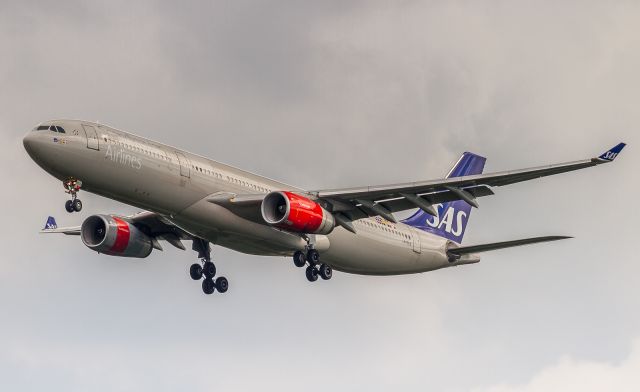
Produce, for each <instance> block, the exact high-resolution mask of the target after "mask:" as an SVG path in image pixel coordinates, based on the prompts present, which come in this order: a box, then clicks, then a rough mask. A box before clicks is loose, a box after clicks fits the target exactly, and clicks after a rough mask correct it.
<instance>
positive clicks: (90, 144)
mask: <svg viewBox="0 0 640 392" xmlns="http://www.w3.org/2000/svg"><path fill="white" fill-rule="evenodd" d="M82 129H84V133H85V135H86V136H87V148H90V149H92V150H98V151H99V150H100V141H99V140H98V132H96V128H95V127H94V126H92V125H85V124H82Z"/></svg>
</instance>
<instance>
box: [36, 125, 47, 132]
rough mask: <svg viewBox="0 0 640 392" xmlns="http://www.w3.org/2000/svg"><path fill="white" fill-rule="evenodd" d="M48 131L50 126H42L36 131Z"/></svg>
mask: <svg viewBox="0 0 640 392" xmlns="http://www.w3.org/2000/svg"><path fill="white" fill-rule="evenodd" d="M47 129H49V126H48V125H40V126H39V127H38V128H36V131H46V130H47Z"/></svg>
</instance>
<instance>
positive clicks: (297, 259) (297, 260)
mask: <svg viewBox="0 0 640 392" xmlns="http://www.w3.org/2000/svg"><path fill="white" fill-rule="evenodd" d="M293 264H294V265H295V266H296V267H304V265H305V264H307V259H306V257H304V253H303V252H300V251H299V250H298V251H296V253H294V254H293Z"/></svg>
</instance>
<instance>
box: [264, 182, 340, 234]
mask: <svg viewBox="0 0 640 392" xmlns="http://www.w3.org/2000/svg"><path fill="white" fill-rule="evenodd" d="M261 211H262V218H263V219H264V221H265V222H267V223H268V224H269V225H272V226H276V227H279V228H281V229H285V230H289V231H295V232H299V233H307V234H329V233H331V231H332V230H333V228H334V227H335V225H336V222H335V219H334V217H333V215H332V214H331V213H330V212H328V211H327V210H325V209H324V208H322V207H321V206H320V204H318V203H316V202H315V201H313V200H309V199H307V198H306V197H303V196H300V195H297V194H295V193H292V192H271V193H269V194H268V195H267V196H265V198H264V199H263V200H262V207H261Z"/></svg>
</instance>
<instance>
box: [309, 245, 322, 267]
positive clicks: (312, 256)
mask: <svg viewBox="0 0 640 392" xmlns="http://www.w3.org/2000/svg"><path fill="white" fill-rule="evenodd" d="M307 261H309V264H311V265H315V264H318V262H319V261H320V253H319V252H318V251H317V250H315V249H309V251H308V252H307Z"/></svg>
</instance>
